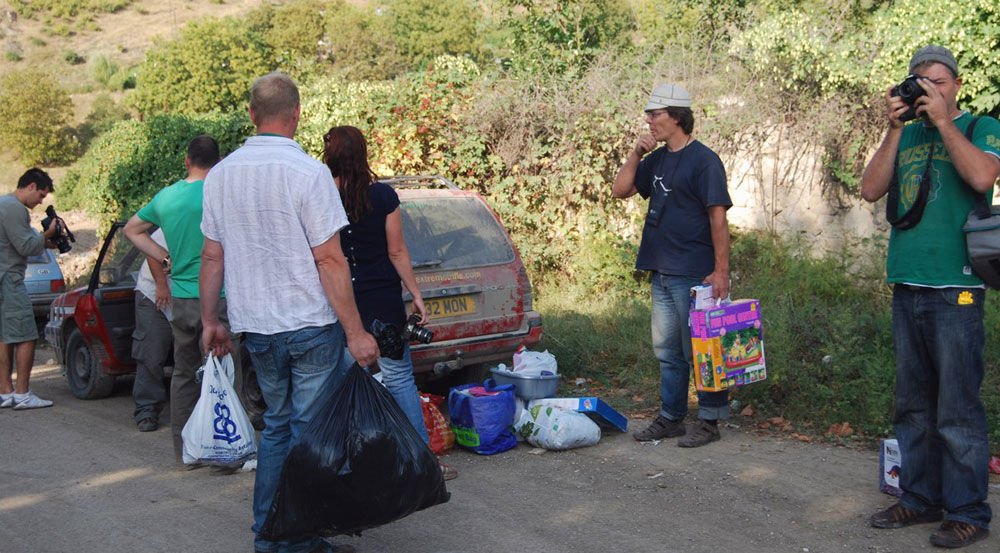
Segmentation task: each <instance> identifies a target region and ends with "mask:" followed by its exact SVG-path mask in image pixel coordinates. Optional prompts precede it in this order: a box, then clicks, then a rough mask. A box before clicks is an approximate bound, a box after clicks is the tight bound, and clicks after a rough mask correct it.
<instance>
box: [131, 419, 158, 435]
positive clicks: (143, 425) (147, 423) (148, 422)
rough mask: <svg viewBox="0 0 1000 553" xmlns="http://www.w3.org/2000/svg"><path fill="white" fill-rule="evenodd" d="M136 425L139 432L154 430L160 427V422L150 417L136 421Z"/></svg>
mask: <svg viewBox="0 0 1000 553" xmlns="http://www.w3.org/2000/svg"><path fill="white" fill-rule="evenodd" d="M136 426H137V427H138V428H139V432H152V431H154V430H156V429H157V428H159V427H160V423H159V422H158V421H157V420H156V419H154V418H152V417H150V418H146V419H142V420H141V421H139V422H138V423H136Z"/></svg>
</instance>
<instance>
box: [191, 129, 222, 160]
mask: <svg viewBox="0 0 1000 553" xmlns="http://www.w3.org/2000/svg"><path fill="white" fill-rule="evenodd" d="M187 157H188V160H190V161H191V165H193V166H195V167H198V168H201V169H211V168H212V167H215V164H216V163H218V162H219V159H220V156H219V143H218V142H216V141H215V139H214V138H212V137H211V136H208V135H207V134H203V135H200V136H196V137H194V138H193V139H191V142H188V149H187Z"/></svg>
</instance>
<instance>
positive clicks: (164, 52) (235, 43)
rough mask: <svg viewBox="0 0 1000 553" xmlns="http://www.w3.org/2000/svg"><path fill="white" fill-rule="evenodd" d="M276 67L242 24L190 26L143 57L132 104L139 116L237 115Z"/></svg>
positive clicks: (230, 21)
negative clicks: (255, 84)
mask: <svg viewBox="0 0 1000 553" xmlns="http://www.w3.org/2000/svg"><path fill="white" fill-rule="evenodd" d="M277 67H278V62H277V61H276V60H275V59H274V55H273V51H272V49H271V47H270V45H268V43H267V41H266V40H265V38H264V37H263V36H262V34H261V33H260V32H259V30H258V29H257V28H255V27H252V26H248V25H247V24H246V22H244V21H243V20H240V19H233V18H225V19H215V20H208V21H203V22H196V23H191V24H188V25H187V26H186V27H185V28H184V30H183V31H182V32H181V36H180V37H179V38H177V39H175V40H171V41H165V42H159V43H158V44H156V45H155V46H154V47H153V48H152V49H151V50H149V52H147V53H146V60H145V61H144V62H143V63H142V65H141V66H140V67H139V77H138V81H137V83H136V91H135V94H134V95H133V96H132V97H131V102H132V105H133V106H134V107H135V108H136V109H137V110H139V112H140V113H142V114H143V115H151V114H154V113H162V112H167V113H183V114H196V113H207V112H210V111H215V110H218V111H223V112H227V111H233V110H239V109H243V108H244V107H245V105H246V101H247V91H248V90H249V89H250V85H251V84H252V83H253V80H254V79H255V78H257V77H259V76H261V75H263V74H265V73H268V72H270V71H273V70H274V69H276V68H277Z"/></svg>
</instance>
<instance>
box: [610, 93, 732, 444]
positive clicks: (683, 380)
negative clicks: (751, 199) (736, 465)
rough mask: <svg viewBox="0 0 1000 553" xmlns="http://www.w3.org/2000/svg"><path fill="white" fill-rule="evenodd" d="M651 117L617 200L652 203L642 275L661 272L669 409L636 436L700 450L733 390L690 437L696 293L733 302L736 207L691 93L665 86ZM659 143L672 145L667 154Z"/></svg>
mask: <svg viewBox="0 0 1000 553" xmlns="http://www.w3.org/2000/svg"><path fill="white" fill-rule="evenodd" d="M645 111H646V123H647V125H648V126H649V134H644V135H642V136H640V137H639V140H638V141H637V142H636V144H635V147H634V148H633V149H632V152H631V153H630V154H629V156H628V159H627V160H625V164H624V165H622V167H621V169H620V170H619V171H618V176H617V177H615V183H614V187H613V188H612V193H613V194H614V196H615V197H616V198H629V197H631V196H633V195H635V194H636V193H638V194H639V195H641V196H642V197H643V198H648V199H649V209H648V210H647V212H646V221H645V224H644V225H643V229H642V243H641V244H640V246H639V255H638V259H637V260H636V269H638V270H641V271H650V272H651V273H652V275H653V278H652V296H653V315H652V333H653V352H654V353H655V354H656V358H657V360H659V362H660V395H661V406H660V413H659V415H658V416H657V417H656V419H654V420H653V422H652V423H651V424H650V425H649V426H648V427H647V428H646V429H644V430H641V431H639V432H636V433H635V434H634V437H635V439H636V440H639V441H648V440H659V439H663V438H674V437H679V436H684V437H683V438H681V439H680V440H679V441H678V442H677V445H678V446H680V447H700V446H703V445H706V444H709V443H711V442H714V441H716V440H718V439H719V438H720V437H721V434H720V433H719V426H718V423H719V420H720V419H725V418H728V416H729V394H728V392H726V391H722V392H699V393H698V422H697V423H696V424H695V425H694V426H693V427H692V429H691V432H690V433H688V431H687V429H686V428H685V426H684V417H685V416H687V411H688V405H687V403H688V402H687V400H688V383H689V382H690V376H691V336H690V330H689V328H688V313H689V305H690V294H691V288H692V287H694V286H698V285H700V284H702V283H708V284H711V285H712V293H713V295H714V296H715V297H716V298H726V297H728V296H729V224H728V222H727V221H726V210H727V209H729V207H730V206H732V205H733V203H732V201H731V200H730V199H729V191H728V190H727V189H726V170H725V168H724V167H723V166H722V161H721V160H720V159H719V156H718V155H716V153H715V152H713V151H712V150H711V149H709V148H708V147H707V146H705V145H704V144H702V143H701V142H699V141H697V140H694V138H693V137H692V136H691V132H692V131H693V130H694V114H693V112H692V111H691V96H690V95H689V94H688V92H687V91H686V90H684V89H683V88H681V87H680V86H677V85H673V84H660V85H658V86H657V87H656V88H655V89H653V93H652V95H651V96H650V98H649V103H648V104H647V105H646V110H645ZM659 142H662V143H663V147H661V148H659V149H657V148H656V145H657V143H659ZM651 152H652V153H651ZM646 154H649V155H646ZM644 156H645V157H644Z"/></svg>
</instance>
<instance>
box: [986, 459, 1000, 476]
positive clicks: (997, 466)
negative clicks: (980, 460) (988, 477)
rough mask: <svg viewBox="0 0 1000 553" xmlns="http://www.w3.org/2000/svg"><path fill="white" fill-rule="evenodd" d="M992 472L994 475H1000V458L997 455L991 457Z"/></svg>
mask: <svg viewBox="0 0 1000 553" xmlns="http://www.w3.org/2000/svg"><path fill="white" fill-rule="evenodd" d="M989 467H990V472H992V473H993V474H1000V457H997V456H996V455H994V456H992V457H990V464H989Z"/></svg>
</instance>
